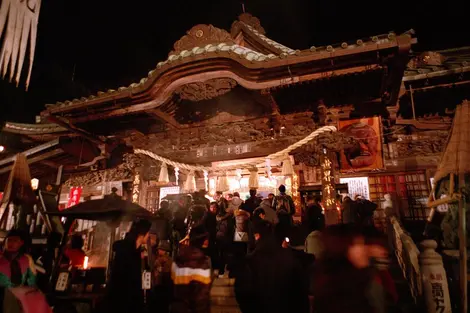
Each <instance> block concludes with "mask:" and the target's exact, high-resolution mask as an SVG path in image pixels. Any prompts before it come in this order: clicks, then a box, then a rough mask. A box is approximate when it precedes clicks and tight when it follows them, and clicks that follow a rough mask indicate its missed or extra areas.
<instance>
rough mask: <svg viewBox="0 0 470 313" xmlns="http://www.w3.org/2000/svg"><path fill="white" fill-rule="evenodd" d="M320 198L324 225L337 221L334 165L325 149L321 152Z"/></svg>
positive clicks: (336, 222)
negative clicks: (323, 211) (323, 213)
mask: <svg viewBox="0 0 470 313" xmlns="http://www.w3.org/2000/svg"><path fill="white" fill-rule="evenodd" d="M320 162H321V163H320V165H321V177H322V200H323V207H324V209H325V223H326V225H327V226H328V225H334V224H338V223H339V219H338V210H337V209H336V192H335V178H334V177H335V175H334V166H333V162H332V161H331V159H330V157H329V156H328V153H327V151H326V149H323V153H322V154H321V160H320Z"/></svg>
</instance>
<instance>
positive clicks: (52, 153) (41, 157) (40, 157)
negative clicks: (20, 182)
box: [0, 148, 64, 174]
mask: <svg viewBox="0 0 470 313" xmlns="http://www.w3.org/2000/svg"><path fill="white" fill-rule="evenodd" d="M61 153H64V150H62V149H60V148H59V149H55V150H52V151H49V152H46V153H44V154H41V155H38V156H36V157H33V158H31V159H28V160H27V162H28V164H32V163H36V162H40V161H42V160H45V159H48V158H52V157H54V156H56V155H59V154H61ZM12 168H13V165H10V166H7V167H5V168H2V169H0V174H2V173H6V172H9V171H11V169H12Z"/></svg>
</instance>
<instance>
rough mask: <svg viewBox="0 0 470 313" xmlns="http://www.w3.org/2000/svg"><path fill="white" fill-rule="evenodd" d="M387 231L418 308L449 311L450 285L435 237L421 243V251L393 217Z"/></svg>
mask: <svg viewBox="0 0 470 313" xmlns="http://www.w3.org/2000/svg"><path fill="white" fill-rule="evenodd" d="M387 220H388V225H387V231H388V236H389V240H390V244H391V248H392V249H393V250H394V251H395V256H396V258H397V261H398V264H399V266H400V268H401V270H402V272H403V276H404V277H405V279H406V280H407V281H408V285H409V287H410V291H411V295H412V296H413V299H414V302H415V304H416V305H417V306H418V307H425V308H426V312H428V313H451V312H452V307H451V303H450V296H449V287H448V284H447V275H446V272H445V270H444V265H443V262H442V257H441V255H440V254H439V253H437V252H436V248H437V243H436V242H435V241H434V240H424V241H423V242H421V243H420V248H421V252H420V251H419V250H418V247H417V246H416V244H415V243H414V241H413V239H412V238H411V236H410V235H409V234H408V233H407V232H406V231H405V230H404V229H403V227H402V226H401V224H400V222H399V221H398V219H397V218H396V217H395V216H391V217H389V218H388V219H387Z"/></svg>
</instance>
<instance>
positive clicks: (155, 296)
mask: <svg viewBox="0 0 470 313" xmlns="http://www.w3.org/2000/svg"><path fill="white" fill-rule="evenodd" d="M170 253H171V244H170V242H169V241H167V240H160V242H159V244H158V248H157V256H156V259H155V263H154V266H153V290H152V295H151V297H150V298H151V300H150V305H151V308H152V309H151V312H161V313H168V312H169V309H170V303H171V295H172V291H173V283H172V281H171V264H172V263H173V260H172V259H171V257H170Z"/></svg>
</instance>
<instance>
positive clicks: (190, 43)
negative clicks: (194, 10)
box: [168, 24, 235, 56]
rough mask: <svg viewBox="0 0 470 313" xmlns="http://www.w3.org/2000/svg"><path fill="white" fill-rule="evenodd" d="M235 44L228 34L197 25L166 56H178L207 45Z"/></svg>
mask: <svg viewBox="0 0 470 313" xmlns="http://www.w3.org/2000/svg"><path fill="white" fill-rule="evenodd" d="M220 43H227V44H235V42H234V41H233V39H232V37H231V36H230V34H229V33H228V32H227V31H225V30H223V29H220V28H217V27H214V26H212V25H205V24H199V25H196V26H194V27H193V28H191V29H190V30H189V31H188V32H187V33H186V35H184V36H183V37H181V39H180V40H178V41H177V42H175V44H174V45H173V51H171V52H170V53H169V54H168V55H169V56H170V55H172V54H180V53H181V52H182V51H184V50H192V49H193V48H195V47H205V46H206V45H209V44H220Z"/></svg>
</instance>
